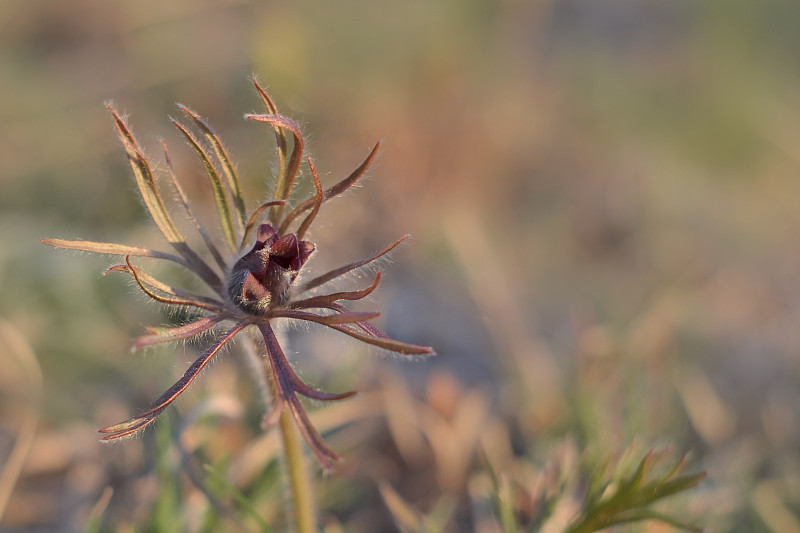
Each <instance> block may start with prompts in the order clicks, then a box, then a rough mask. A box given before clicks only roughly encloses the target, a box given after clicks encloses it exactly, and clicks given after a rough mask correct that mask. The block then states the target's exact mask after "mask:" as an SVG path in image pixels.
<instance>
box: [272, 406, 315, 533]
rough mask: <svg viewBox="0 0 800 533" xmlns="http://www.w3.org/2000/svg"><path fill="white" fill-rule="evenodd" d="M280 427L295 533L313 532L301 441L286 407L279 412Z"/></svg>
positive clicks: (313, 525) (312, 511)
mask: <svg viewBox="0 0 800 533" xmlns="http://www.w3.org/2000/svg"><path fill="white" fill-rule="evenodd" d="M280 428H281V437H282V438H283V453H284V456H285V458H286V467H287V470H288V475H289V483H290V484H291V487H292V500H293V503H294V517H295V523H296V524H297V533H315V532H316V530H317V519H316V518H317V517H316V515H315V513H314V502H313V498H312V496H311V482H310V480H309V479H308V474H307V472H306V465H305V458H304V457H303V441H302V440H301V439H300V435H298V432H297V428H296V427H295V424H294V420H293V419H292V415H291V413H290V411H289V409H288V407H284V409H283V411H282V412H281V419H280Z"/></svg>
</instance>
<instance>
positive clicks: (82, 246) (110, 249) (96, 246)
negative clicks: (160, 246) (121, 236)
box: [41, 239, 191, 269]
mask: <svg viewBox="0 0 800 533" xmlns="http://www.w3.org/2000/svg"><path fill="white" fill-rule="evenodd" d="M41 243H42V244H46V245H48V246H54V247H56V248H66V249H68V250H79V251H81V252H94V253H96V254H110V255H131V256H137V257H152V258H153V259H165V260H167V261H172V262H173V263H178V264H179V265H181V266H183V267H185V268H189V269H191V266H190V265H189V264H188V263H187V262H186V260H185V259H183V258H181V257H178V256H176V255H172V254H168V253H166V252H161V251H159V250H151V249H149V248H139V247H136V246H126V245H124V244H114V243H111V242H94V241H69V240H65V239H42V240H41Z"/></svg>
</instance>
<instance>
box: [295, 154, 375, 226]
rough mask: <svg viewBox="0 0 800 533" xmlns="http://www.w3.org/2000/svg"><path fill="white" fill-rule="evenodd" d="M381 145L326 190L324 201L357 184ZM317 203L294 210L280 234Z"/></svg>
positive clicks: (310, 203)
mask: <svg viewBox="0 0 800 533" xmlns="http://www.w3.org/2000/svg"><path fill="white" fill-rule="evenodd" d="M380 145H381V143H380V142H378V143H376V144H375V147H374V148H373V149H372V151H371V152H370V153H369V155H368V156H367V158H366V159H365V160H364V162H363V163H361V165H359V167H358V168H357V169H355V170H354V171H353V172H352V173H351V174H350V175H349V176H348V177H346V178H345V179H343V180H342V181H340V182H338V183H337V184H336V185H334V186H332V187H331V188H329V189H327V190H325V192H323V193H322V201H323V202H327V201H328V200H330V199H331V198H333V197H334V196H338V195H340V194H342V193H343V192H345V191H346V190H347V189H349V188H350V187H351V186H352V185H353V184H354V183H355V182H357V181H358V180H359V179H360V178H361V176H363V175H364V172H366V171H367V169H368V168H369V166H370V165H371V164H372V160H373V159H375V155H376V154H377V153H378V148H379V147H380ZM315 202H316V198H309V199H308V200H306V201H304V202H303V203H301V204H300V205H298V206H297V207H295V208H294V209H292V211H291V212H289V214H288V215H286V218H285V219H284V220H283V222H281V226H280V229H279V233H280V234H281V235H283V234H284V233H286V232H287V231H288V230H289V225H290V224H291V223H292V222H294V220H295V219H296V218H297V217H299V216H300V215H301V214H303V213H304V212H305V211H308V210H309V209H311V208H313V207H314V204H315Z"/></svg>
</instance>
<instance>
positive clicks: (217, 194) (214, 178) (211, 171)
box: [172, 120, 236, 250]
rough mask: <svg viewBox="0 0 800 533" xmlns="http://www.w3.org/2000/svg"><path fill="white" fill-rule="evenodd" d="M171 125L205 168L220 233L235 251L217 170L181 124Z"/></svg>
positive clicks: (228, 210)
mask: <svg viewBox="0 0 800 533" xmlns="http://www.w3.org/2000/svg"><path fill="white" fill-rule="evenodd" d="M172 124H173V125H174V126H175V127H176V128H178V130H179V131H180V132H181V133H183V136H184V137H186V140H187V141H189V145H190V146H191V147H192V148H193V149H194V151H195V153H196V154H197V156H198V157H199V158H200V160H201V161H202V162H203V167H204V168H205V170H206V174H207V175H208V180H209V182H210V183H211V190H212V191H213V193H214V203H216V205H217V212H218V213H219V222H220V224H221V226H222V233H223V234H224V235H225V240H226V241H227V242H228V244H229V245H230V247H231V250H236V235H235V233H234V229H233V220H232V218H231V210H230V206H229V205H228V194H227V193H226V192H225V187H224V186H223V185H222V180H220V178H219V174H217V170H216V169H215V168H214V164H213V163H212V162H211V158H210V157H209V155H208V153H207V152H206V151H205V149H204V148H203V147H202V146H200V143H199V142H198V141H197V139H195V138H194V135H192V134H191V132H189V130H187V129H186V128H185V127H184V126H183V124H181V123H180V122H178V121H177V120H173V121H172Z"/></svg>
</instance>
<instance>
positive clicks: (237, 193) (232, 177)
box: [178, 105, 245, 231]
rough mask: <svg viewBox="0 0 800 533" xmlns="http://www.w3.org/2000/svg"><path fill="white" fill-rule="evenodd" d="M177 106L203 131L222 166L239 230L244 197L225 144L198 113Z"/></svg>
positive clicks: (243, 210) (241, 221) (242, 215)
mask: <svg viewBox="0 0 800 533" xmlns="http://www.w3.org/2000/svg"><path fill="white" fill-rule="evenodd" d="M178 107H179V108H180V110H181V111H183V112H184V113H185V114H186V116H188V117H189V118H190V119H191V120H192V122H194V124H195V125H196V126H197V128H198V129H199V130H200V131H201V132H203V136H204V137H205V138H206V140H207V141H208V143H209V144H210V145H211V147H212V148H213V149H214V154H215V155H216V156H217V161H219V164H220V166H221V167H222V172H223V173H224V174H225V179H226V180H227V181H228V187H229V188H230V190H231V195H232V196H233V206H234V207H235V208H236V212H237V214H238V216H237V217H236V221H237V223H238V225H239V231H241V230H242V229H243V228H244V216H245V215H244V213H245V209H244V198H243V197H242V190H241V187H240V186H239V176H238V175H237V174H236V168H235V167H234V166H233V163H232V162H231V158H230V156H229V155H228V151H227V150H226V149H225V146H224V145H223V144H222V141H221V140H220V138H219V137H218V136H217V134H216V133H214V131H213V130H212V129H211V127H210V126H209V125H208V123H207V122H206V121H205V120H203V118H202V117H201V116H200V115H198V114H197V113H195V112H194V111H192V110H191V109H189V108H188V107H186V106H183V105H179V106H178Z"/></svg>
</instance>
